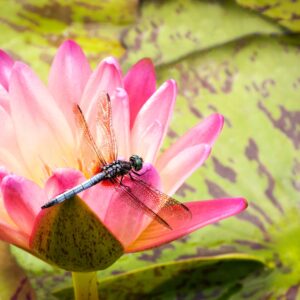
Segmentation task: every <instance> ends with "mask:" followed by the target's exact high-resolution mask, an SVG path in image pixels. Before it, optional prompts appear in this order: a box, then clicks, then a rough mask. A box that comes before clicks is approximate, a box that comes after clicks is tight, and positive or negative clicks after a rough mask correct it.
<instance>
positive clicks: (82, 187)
mask: <svg viewBox="0 0 300 300" xmlns="http://www.w3.org/2000/svg"><path fill="white" fill-rule="evenodd" d="M103 179H106V174H105V172H101V173H98V174H96V175H95V176H93V177H92V178H90V179H88V180H86V181H84V182H83V183H80V184H78V185H77V186H75V187H73V188H72V189H69V190H67V191H65V192H64V193H62V194H60V195H58V196H56V197H55V198H53V199H52V200H51V201H50V202H47V203H46V204H45V205H43V206H42V208H47V207H50V206H53V205H55V204H58V203H61V202H63V201H65V200H68V199H70V198H72V197H74V196H75V195H77V194H79V193H81V192H83V191H84V190H86V189H88V188H90V187H92V186H94V185H95V184H97V183H99V182H100V181H102V180H103Z"/></svg>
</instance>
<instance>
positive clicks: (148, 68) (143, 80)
mask: <svg viewBox="0 0 300 300" xmlns="http://www.w3.org/2000/svg"><path fill="white" fill-rule="evenodd" d="M124 87H125V90H126V91H127V94H128V96H129V99H130V128H132V127H133V124H134V121H135V118H136V115H137V114H138V112H139V110H140V109H141V107H142V106H143V105H144V103H145V102H146V101H147V99H148V98H150V96H151V95H152V94H153V93H154V92H155V89H156V76H155V70H154V66H153V63H152V61H151V59H149V58H144V59H141V60H140V61H139V62H137V63H136V64H135V65H134V66H132V67H131V69H129V71H128V73H127V74H126V76H125V78H124Z"/></svg>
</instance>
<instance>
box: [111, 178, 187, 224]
mask: <svg viewBox="0 0 300 300" xmlns="http://www.w3.org/2000/svg"><path fill="white" fill-rule="evenodd" d="M130 177H131V182H130V187H129V186H126V184H123V183H121V182H120V180H119V179H115V181H117V182H118V186H119V188H118V190H120V191H121V192H122V195H121V197H123V199H124V200H125V201H127V203H128V204H129V205H131V206H133V207H135V208H137V209H139V210H143V212H144V213H145V214H146V215H148V216H149V217H151V218H152V219H154V220H155V221H157V222H159V223H160V224H162V225H163V226H165V227H167V228H169V229H172V224H170V223H169V219H170V220H171V219H172V218H173V217H176V219H180V220H182V221H185V220H189V219H190V218H191V216H192V214H191V212H190V210H189V209H188V207H187V206H185V205H184V204H182V203H180V202H179V201H177V200H175V199H173V198H172V197H170V196H168V195H166V194H164V193H162V192H161V191H159V190H157V189H155V188H154V187H152V186H150V185H149V184H147V183H146V182H145V181H143V180H141V179H139V178H137V176H134V175H131V176H130ZM128 178H129V176H128Z"/></svg>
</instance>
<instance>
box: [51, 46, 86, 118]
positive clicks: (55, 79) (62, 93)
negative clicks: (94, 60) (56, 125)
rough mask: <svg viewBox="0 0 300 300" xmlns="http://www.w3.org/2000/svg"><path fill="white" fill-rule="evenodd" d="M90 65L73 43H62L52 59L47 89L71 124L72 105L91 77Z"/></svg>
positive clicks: (77, 101)
mask: <svg viewBox="0 0 300 300" xmlns="http://www.w3.org/2000/svg"><path fill="white" fill-rule="evenodd" d="M91 72H92V71H91V68H90V65H89V63H88V61H87V59H86V57H85V55H84V53H83V51H82V50H81V48H80V46H79V45H78V44H76V43H75V42H74V41H70V40H69V41H66V42H64V43H63V44H62V45H61V46H60V48H59V49H58V52H57V54H56V56H55V58H54V61H53V63H52V66H51V70H50V74H49V89H50V92H51V93H52V95H53V97H54V99H55V101H56V103H57V104H58V106H59V107H60V108H61V109H62V110H63V112H64V113H65V115H66V116H67V117H68V119H69V121H70V123H72V122H73V118H74V117H73V114H72V104H73V103H79V102H80V99H81V96H82V93H83V90H84V88H85V85H86V83H87V81H88V79H89V77H90V75H91Z"/></svg>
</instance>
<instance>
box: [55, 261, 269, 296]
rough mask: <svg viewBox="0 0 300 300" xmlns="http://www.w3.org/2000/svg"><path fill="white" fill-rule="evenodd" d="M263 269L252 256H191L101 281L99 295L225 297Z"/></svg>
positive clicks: (69, 291)
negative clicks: (195, 257)
mask: <svg viewBox="0 0 300 300" xmlns="http://www.w3.org/2000/svg"><path fill="white" fill-rule="evenodd" d="M262 268H263V264H262V263H261V262H259V261H257V260H255V259H253V258H251V257H249V256H248V257H247V256H236V257H232V256H223V257H220V258H218V257H214V258H210V259H207V260H206V259H190V260H186V261H184V262H182V263H178V262H177V263H170V264H163V265H157V266H154V267H150V268H146V269H141V270H137V271H135V272H131V273H127V274H123V275H116V276H115V277H112V278H107V279H105V280H102V281H101V280H100V281H99V298H100V299H111V300H113V299H119V300H121V299H124V300H125V299H132V300H135V299H136V300H138V299H163V300H165V299H182V298H183V299H188V298H190V299H225V298H224V297H229V296H231V295H232V294H234V293H235V291H237V290H240V289H241V287H242V286H243V285H245V284H247V281H246V278H247V276H248V274H249V273H252V272H254V271H256V272H258V271H259V270H261V269H262ZM228 270H234V272H228ZM54 295H56V296H58V297H59V299H62V300H71V299H73V291H72V288H71V287H68V288H64V289H59V290H58V291H56V292H54ZM187 297H188V298H187ZM222 297H223V298H222Z"/></svg>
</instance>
